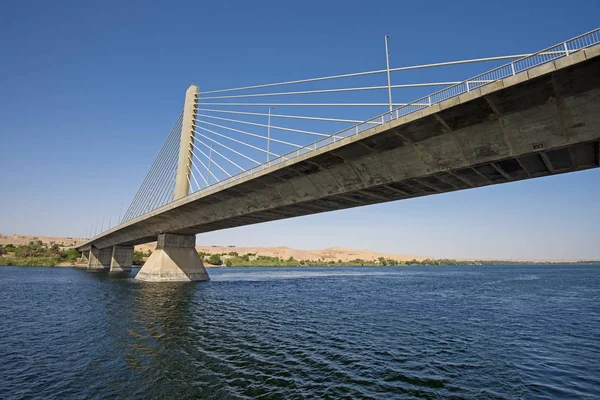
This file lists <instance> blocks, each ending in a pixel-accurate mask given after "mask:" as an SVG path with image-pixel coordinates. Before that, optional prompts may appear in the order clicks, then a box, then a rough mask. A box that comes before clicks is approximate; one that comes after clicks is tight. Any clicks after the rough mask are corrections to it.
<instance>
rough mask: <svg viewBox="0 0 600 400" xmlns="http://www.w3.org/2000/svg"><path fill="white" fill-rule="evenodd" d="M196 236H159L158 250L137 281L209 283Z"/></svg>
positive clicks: (138, 275) (145, 265)
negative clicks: (197, 246) (198, 250)
mask: <svg viewBox="0 0 600 400" xmlns="http://www.w3.org/2000/svg"><path fill="white" fill-rule="evenodd" d="M195 245H196V236H195V235H173V234H170V233H165V234H161V235H158V240H157V242H156V250H154V252H153V253H152V255H150V258H148V260H147V261H146V263H145V264H144V266H143V267H142V269H140V271H139V272H138V274H137V275H136V277H135V279H137V280H140V281H148V282H191V281H207V280H209V279H210V278H209V277H208V273H207V272H206V269H205V268H204V264H202V260H201V259H200V256H198V253H197V252H196V248H195Z"/></svg>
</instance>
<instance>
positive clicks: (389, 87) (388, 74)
mask: <svg viewBox="0 0 600 400" xmlns="http://www.w3.org/2000/svg"><path fill="white" fill-rule="evenodd" d="M389 38H390V36H389V35H385V64H386V66H387V78H388V99H389V102H390V112H392V108H393V107H392V81H391V79H390V55H389V53H388V39H389Z"/></svg>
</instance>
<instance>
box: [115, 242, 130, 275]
mask: <svg viewBox="0 0 600 400" xmlns="http://www.w3.org/2000/svg"><path fill="white" fill-rule="evenodd" d="M132 265H133V246H113V248H112V257H111V260H110V273H111V274H121V273H128V272H131V266H132Z"/></svg>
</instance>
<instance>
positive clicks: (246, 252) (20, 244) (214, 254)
mask: <svg viewBox="0 0 600 400" xmlns="http://www.w3.org/2000/svg"><path fill="white" fill-rule="evenodd" d="M84 241H85V239H78V238H71V237H68V238H62V237H51V236H32V235H11V236H5V235H1V234H0V266H49V267H79V268H85V267H86V264H87V263H86V262H85V261H84V260H82V259H81V253H79V252H77V251H76V250H74V247H76V246H77V245H78V244H80V243H83V242H84ZM154 248H155V244H154V243H147V244H143V245H138V246H135V253H134V265H137V266H141V265H142V264H143V263H144V262H145V261H146V259H147V258H148V257H149V256H150V254H151V253H152V251H153V250H154ZM196 250H197V251H198V254H199V255H200V257H201V258H202V259H203V261H204V264H205V265H206V266H207V267H212V266H216V267H218V266H221V265H223V266H227V267H294V266H324V267H334V266H343V267H351V266H359V267H360V266H365V267H369V266H396V265H406V266H412V265H417V266H418V265H433V266H450V265H473V266H477V265H552V264H557V265H582V264H600V260H582V259H570V260H552V259H545V260H539V259H537V260H527V259H518V260H510V259H509V260H502V259H448V258H441V259H436V258H433V257H422V256H411V255H406V254H404V255H400V254H384V253H378V252H375V251H371V250H356V249H347V248H341V247H330V248H325V249H321V250H298V249H292V248H289V247H285V246H280V247H257V246H254V247H245V246H198V245H197V246H196Z"/></svg>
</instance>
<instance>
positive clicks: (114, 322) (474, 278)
mask: <svg viewBox="0 0 600 400" xmlns="http://www.w3.org/2000/svg"><path fill="white" fill-rule="evenodd" d="M210 273H211V277H212V281H210V282H206V283H202V284H160V285H155V284H147V283H139V282H136V281H134V280H132V279H130V278H129V279H127V278H112V277H109V276H105V275H102V274H89V273H86V272H85V271H80V270H74V269H45V268H11V267H2V268H0V304H1V305H2V306H1V307H0V320H1V321H2V323H1V324H0V338H1V340H0V360H2V362H1V363H0V398H8V399H26V398H43V399H65V398H74V399H79V398H98V399H104V398H106V399H114V398H128V399H129V398H139V399H146V398H156V399H161V398H165V399H166V398H168V399H170V398H178V399H186V398H206V399H305V398H325V399H327V398H330V399H334V398H335V399H338V398H348V399H356V398H369V399H371V398H372V399H394V398H398V399H413V398H420V399H439V398H444V399H445V398H453V399H461V398H465V399H471V398H478V399H479V398H482V399H486V398H489V399H492V398H494V399H496V398H505V399H512V398H534V399H535V398H540V399H541V398H581V399H596V398H600V366H599V364H598V362H597V361H598V360H599V359H600V333H599V332H600V305H599V303H598V299H600V267H598V266H577V267H573V266H568V267H567V266H563V267H561V266H552V267H550V266H548V267H542V266H528V267H525V266H518V267H514V266H513V267H507V266H498V267H479V268H473V267H443V268H439V267H420V268H415V267H411V268H402V267H400V268H372V267H370V268H339V267H336V268H286V269H281V268H248V269H238V268H228V269H212V270H211V271H210Z"/></svg>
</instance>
